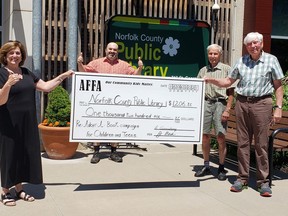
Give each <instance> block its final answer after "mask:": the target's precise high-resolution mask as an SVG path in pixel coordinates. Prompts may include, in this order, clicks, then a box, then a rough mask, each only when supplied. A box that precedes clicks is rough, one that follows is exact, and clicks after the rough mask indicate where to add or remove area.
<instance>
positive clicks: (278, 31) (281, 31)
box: [272, 0, 288, 39]
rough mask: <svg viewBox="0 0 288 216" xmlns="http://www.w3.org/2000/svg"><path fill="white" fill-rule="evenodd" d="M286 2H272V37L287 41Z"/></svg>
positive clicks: (287, 2)
mask: <svg viewBox="0 0 288 216" xmlns="http://www.w3.org/2000/svg"><path fill="white" fill-rule="evenodd" d="M287 11H288V0H274V1H273V18H272V37H273V38H286V39H288V13H287Z"/></svg>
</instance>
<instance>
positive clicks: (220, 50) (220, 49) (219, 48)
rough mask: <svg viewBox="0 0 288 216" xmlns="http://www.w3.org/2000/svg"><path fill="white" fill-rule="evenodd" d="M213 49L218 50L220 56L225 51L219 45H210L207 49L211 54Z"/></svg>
mask: <svg viewBox="0 0 288 216" xmlns="http://www.w3.org/2000/svg"><path fill="white" fill-rule="evenodd" d="M212 48H215V49H217V50H218V52H219V53H220V54H222V52H223V51H222V47H221V46H219V45H218V44H211V45H209V46H208V47H207V52H209V50H210V49H212Z"/></svg>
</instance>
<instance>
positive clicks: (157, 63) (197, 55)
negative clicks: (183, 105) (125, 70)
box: [106, 16, 210, 77]
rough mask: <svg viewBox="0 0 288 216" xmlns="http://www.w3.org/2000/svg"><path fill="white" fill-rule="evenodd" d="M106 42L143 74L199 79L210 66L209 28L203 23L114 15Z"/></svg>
mask: <svg viewBox="0 0 288 216" xmlns="http://www.w3.org/2000/svg"><path fill="white" fill-rule="evenodd" d="M106 25H107V26H106V40H107V42H112V41H114V42H116V43H117V44H118V46H119V58H120V59H123V60H126V61H128V62H129V63H130V64H131V65H133V67H137V61H138V57H141V59H142V61H143V63H144V67H143V70H142V75H147V76H161V77H166V76H167V77H196V76H197V74H198V71H199V70H200V68H201V67H203V66H204V65H206V64H207V61H208V59H207V52H206V48H207V46H208V45H209V41H210V26H209V25H208V24H207V23H206V22H203V21H196V20H172V19H158V18H142V17H132V16H114V17H112V18H111V19H109V21H108V22H107V23H106Z"/></svg>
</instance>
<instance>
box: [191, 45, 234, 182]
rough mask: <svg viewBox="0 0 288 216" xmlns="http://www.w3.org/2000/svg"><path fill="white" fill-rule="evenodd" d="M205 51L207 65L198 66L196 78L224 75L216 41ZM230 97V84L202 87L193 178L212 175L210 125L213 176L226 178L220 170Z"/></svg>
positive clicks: (225, 73)
mask: <svg viewBox="0 0 288 216" xmlns="http://www.w3.org/2000/svg"><path fill="white" fill-rule="evenodd" d="M207 54H208V60H209V64H208V65H207V66H205V67H203V68H201V69H200V71H199V73H198V76H197V77H198V78H203V77H205V76H208V77H213V78H225V77H227V75H228V72H229V70H230V66H229V65H226V64H223V63H221V62H220V58H221V55H222V47H221V46H219V45H217V44H212V45H210V46H208V47H207ZM233 96H234V87H231V88H228V89H226V88H219V87H217V86H215V85H212V84H206V86H205V103H204V125H203V139H202V152H203V158H204V166H203V167H202V168H201V169H200V170H198V171H197V172H196V173H195V176H196V177H202V176H205V175H210V174H212V173H211V170H210V165H209V154H210V139H211V135H210V134H211V129H212V127H213V129H214V132H215V134H216V136H217V142H218V145H219V147H218V149H219V168H218V175H217V178H218V179H219V180H220V181H224V180H226V170H225V169H224V162H225V158H226V152H227V150H226V142H225V134H226V129H227V120H228V118H229V111H230V108H231V106H232V102H233Z"/></svg>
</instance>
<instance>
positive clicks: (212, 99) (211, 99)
mask: <svg viewBox="0 0 288 216" xmlns="http://www.w3.org/2000/svg"><path fill="white" fill-rule="evenodd" d="M205 100H206V101H209V102H213V103H215V102H226V99H225V98H208V97H205Z"/></svg>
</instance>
